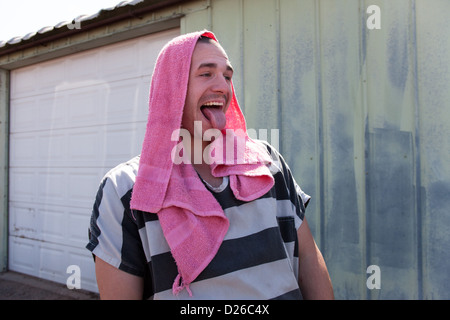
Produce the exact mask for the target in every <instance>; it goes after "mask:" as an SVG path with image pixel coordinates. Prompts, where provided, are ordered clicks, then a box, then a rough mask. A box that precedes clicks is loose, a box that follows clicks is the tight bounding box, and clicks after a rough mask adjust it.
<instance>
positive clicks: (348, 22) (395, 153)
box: [182, 0, 450, 299]
mask: <svg viewBox="0 0 450 320" xmlns="http://www.w3.org/2000/svg"><path fill="white" fill-rule="evenodd" d="M205 3H206V4H209V6H208V7H207V8H206V9H203V10H200V11H197V12H193V13H191V14H188V15H186V17H184V18H183V19H182V31H183V32H188V31H193V30H198V29H202V28H209V29H212V30H213V31H214V32H215V33H216V35H217V36H218V38H219V40H220V41H221V43H222V45H223V46H224V48H225V49H226V50H227V52H228V54H229V56H230V59H231V61H232V63H233V65H234V67H235V69H236V73H235V80H234V82H235V87H236V89H237V95H238V99H239V101H240V103H241V106H242V107H243V109H244V113H245V115H246V118H247V124H248V127H249V128H254V129H279V130H280V132H279V135H280V139H279V148H280V149H281V152H282V153H283V154H284V156H285V158H286V159H287V161H288V163H289V164H290V166H291V169H292V170H293V172H294V174H295V177H296V179H297V180H298V182H299V184H300V185H301V186H302V188H303V189H304V190H305V191H306V192H308V193H309V194H310V195H312V196H313V201H311V204H310V205H309V207H308V210H307V218H308V221H309V223H310V225H311V228H312V231H313V233H314V235H315V238H316V242H317V243H318V244H319V246H320V248H321V250H322V252H323V253H324V256H325V259H326V262H327V265H328V268H329V271H330V275H331V278H332V281H333V285H334V289H335V295H336V297H337V298H339V299H348V298H350V299H391V298H393V299H422V298H424V299H449V298H450V290H449V289H448V287H449V283H450V268H449V261H450V250H449V249H448V245H449V240H450V212H449V211H450V161H449V160H450V125H449V123H450V25H449V23H448V13H449V12H450V1H448V0H396V1H389V0H385V1H380V0H371V1H363V0H211V1H205ZM370 5H377V6H378V7H379V8H380V9H381V10H380V18H381V29H373V30H371V29H369V28H368V27H367V25H366V22H367V20H368V19H369V18H374V17H375V16H373V13H374V12H370V13H367V12H366V10H367V8H368V7H369V6H370ZM268 132H269V136H268V140H269V142H270V140H271V136H270V130H269V131H268ZM273 137H274V138H276V137H275V136H273ZM272 142H275V143H277V141H272ZM370 265H378V266H379V267H380V271H381V279H380V284H381V289H372V290H371V289H368V288H367V286H366V280H367V279H368V277H369V276H370V274H368V273H367V272H366V269H367V267H368V266H370Z"/></svg>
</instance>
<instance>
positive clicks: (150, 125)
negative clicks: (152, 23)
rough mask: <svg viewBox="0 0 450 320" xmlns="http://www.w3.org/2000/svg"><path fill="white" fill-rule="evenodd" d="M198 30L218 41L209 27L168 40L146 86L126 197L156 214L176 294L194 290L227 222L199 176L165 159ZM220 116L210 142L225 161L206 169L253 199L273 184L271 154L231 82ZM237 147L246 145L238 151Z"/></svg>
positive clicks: (168, 155)
mask: <svg viewBox="0 0 450 320" xmlns="http://www.w3.org/2000/svg"><path fill="white" fill-rule="evenodd" d="M202 35H203V36H206V37H209V38H212V39H213V40H215V41H217V39H216V37H215V36H214V34H213V33H211V32H209V31H201V32H195V33H190V34H186V35H182V36H179V37H176V38H175V39H173V40H172V41H170V42H169V43H168V44H166V46H165V47H164V48H163V49H162V50H161V52H160V54H159V56H158V59H157V61H156V65H155V69H154V72H153V76H152V81H151V86H150V97H149V114H148V122H147V129H146V133H145V137H144V143H143V147H142V152H141V157H140V162H139V170H138V174H137V177H136V182H135V185H134V187H133V193H132V198H131V209H133V210H140V211H144V212H148V213H156V214H157V215H158V219H159V221H160V224H161V228H162V230H163V233H164V237H165V238H166V241H167V243H168V245H169V247H170V250H171V253H172V256H173V258H174V259H175V262H176V265H177V268H178V273H179V274H178V276H177V277H176V279H174V284H173V288H172V289H173V293H174V294H178V292H180V291H181V290H183V288H186V289H187V291H188V293H189V294H190V295H192V293H191V291H190V289H189V284H190V283H191V282H192V281H194V280H195V278H197V276H198V275H199V274H200V273H201V272H202V271H203V270H204V269H205V268H206V266H207V265H208V264H209V263H210V262H211V260H212V259H213V258H214V256H215V255H216V253H217V251H218V250H219V247H220V245H221V244H222V241H223V239H224V237H225V234H226V233H227V231H228V227H229V221H228V218H227V217H226V216H225V214H224V211H223V209H222V207H221V206H220V204H219V203H218V202H217V201H216V199H215V198H214V196H213V195H212V194H211V192H210V191H208V190H207V189H206V187H205V185H204V184H203V183H202V182H201V180H200V178H199V176H198V174H197V172H196V171H195V169H194V167H193V166H192V165H191V164H186V163H181V164H174V163H173V161H172V157H171V152H172V149H173V148H174V147H176V145H177V143H178V142H177V141H173V140H172V139H171V136H172V132H173V131H174V130H176V129H179V128H180V126H181V119H182V113H183V108H184V103H185V98H186V94H187V87H188V80H189V71H190V64H191V57H192V53H193V51H194V48H195V45H196V43H197V41H198V39H199V38H200V36H202ZM226 120H227V124H226V129H224V130H222V133H223V134H224V137H225V138H224V139H223V140H222V142H223V143H224V144H221V143H220V142H221V140H220V139H216V140H215V141H213V142H212V145H211V146H216V147H217V148H216V152H223V161H218V163H213V164H211V169H212V174H213V175H214V176H216V177H223V176H229V177H230V187H231V189H232V190H233V193H234V195H235V196H236V198H238V199H240V200H243V201H251V200H254V199H256V198H258V197H260V196H262V195H264V194H265V193H266V192H268V191H269V190H270V189H271V188H272V186H273V184H274V181H273V177H272V175H271V174H270V171H269V169H268V167H267V165H268V164H269V163H270V162H271V159H270V156H269V154H268V153H267V151H266V150H264V147H261V145H259V144H258V143H256V142H255V141H253V140H252V139H250V138H249V137H248V135H247V133H246V125H245V119H244V116H243V114H242V112H241V109H240V107H239V104H238V102H237V99H236V96H235V93H234V88H233V86H232V100H231V103H230V106H229V108H228V110H227V113H226ZM230 129H231V130H230ZM234 132H240V133H239V134H234ZM227 139H229V140H228V141H231V140H234V141H239V142H240V143H241V144H239V143H236V144H235V145H234V150H233V151H232V154H231V156H230V154H228V155H226V154H225V152H224V150H225V147H224V146H225V141H226V140H227ZM230 139H231V140H230ZM242 143H244V144H242ZM221 146H222V147H223V148H222V149H221ZM239 146H244V147H243V149H240V150H238V147H239ZM198 199H202V201H198Z"/></svg>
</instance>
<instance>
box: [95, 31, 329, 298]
mask: <svg viewBox="0 0 450 320" xmlns="http://www.w3.org/2000/svg"><path fill="white" fill-rule="evenodd" d="M232 76H233V67H232V66H231V64H230V61H229V60H228V57H227V55H226V53H225V51H224V50H223V48H222V47H221V46H220V45H219V43H218V42H217V39H216V38H215V36H214V35H213V34H212V33H211V32H206V31H205V32H196V33H192V34H188V35H184V36H180V37H177V38H175V39H173V40H172V41H171V42H169V43H168V44H167V45H166V46H165V47H164V48H163V50H162V51H161V53H160V55H159V57H158V60H157V63H156V66H155V70H154V74H153V77H152V84H151V89H150V103H149V104H150V107H149V119H148V124H147V131H146V136H145V139H144V144H143V149H142V153H141V155H140V157H136V158H134V159H132V160H130V161H129V162H127V163H124V164H122V165H119V166H118V167H116V168H114V169H113V170H111V171H110V172H109V173H108V174H107V175H106V176H105V178H104V179H103V181H102V183H101V186H100V188H99V192H98V194H97V199H96V202H95V204H94V210H93V213H92V219H91V228H90V241H89V244H88V245H87V248H88V249H89V250H91V251H92V253H93V255H94V256H95V267H96V276H97V283H98V287H99V292H100V297H101V298H102V299H142V298H153V299H173V298H181V299H299V298H302V297H303V298H305V299H332V298H333V291H332V285H331V281H330V278H329V275H328V271H327V268H326V266H325V262H324V260H323V257H322V255H321V253H320V251H319V250H318V248H317V246H316V244H315V242H314V239H313V237H312V235H311V232H310V229H309V227H308V223H307V221H306V218H304V210H305V206H306V204H307V202H308V201H309V196H307V195H306V194H305V193H304V192H303V191H302V190H301V189H300V187H299V186H298V185H297V184H296V183H295V181H294V179H293V177H292V174H291V172H290V170H289V168H288V166H287V165H286V163H285V162H284V160H283V158H282V157H281V155H279V153H278V152H277V151H276V150H274V149H273V148H272V147H271V146H270V145H268V144H267V143H263V142H260V141H253V140H252V139H250V138H249V137H248V136H247V134H246V127H245V119H244V117H243V115H242V113H241V110H240V108H239V105H238V103H237V99H236V97H235V94H234V88H233V84H232ZM211 140H213V142H211ZM230 145H231V147H230ZM177 157H180V158H179V159H178V160H176V158H177ZM180 159H181V161H179V160H180Z"/></svg>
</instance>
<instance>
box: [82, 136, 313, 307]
mask: <svg viewBox="0 0 450 320" xmlns="http://www.w3.org/2000/svg"><path fill="white" fill-rule="evenodd" d="M265 145H266V146H267V148H268V150H269V152H270V154H271V156H272V158H273V160H274V162H273V164H272V165H271V167H270V170H271V172H272V174H273V177H274V179H275V184H274V186H273V188H272V189H271V190H270V191H269V192H268V193H266V194H265V195H264V196H262V197H260V198H258V199H256V200H254V201H251V202H243V201H240V200H237V199H236V198H235V197H234V195H233V192H232V191H231V188H230V186H229V184H227V183H226V181H227V180H225V183H224V184H223V185H222V188H220V190H215V191H211V192H212V194H213V195H214V196H215V198H216V199H217V201H218V202H219V204H220V205H221V206H222V208H223V210H224V213H225V215H226V216H227V217H228V219H229V221H230V227H229V230H228V232H227V234H226V236H225V239H224V241H223V243H222V245H221V247H220V249H219V251H218V252H217V255H216V256H215V257H214V259H213V260H212V261H211V263H210V264H209V265H208V266H207V267H206V269H205V270H203V272H202V273H201V274H200V275H199V276H198V277H197V278H196V279H195V281H194V282H192V283H191V284H190V289H191V291H192V293H193V296H192V297H189V295H188V293H187V292H186V290H183V291H182V292H181V293H180V294H179V295H178V296H174V295H173V294H172V284H173V281H174V279H175V277H176V276H177V274H178V271H177V267H176V265H175V261H174V259H173V257H172V255H171V253H170V249H169V246H168V244H167V242H166V240H165V238H164V235H163V232H162V229H161V226H160V224H159V221H158V216H157V215H156V214H152V213H146V212H140V211H131V210H130V199H131V193H132V190H133V185H134V182H135V178H136V174H137V171H138V166H139V156H137V157H135V158H133V159H131V160H130V161H128V162H126V163H123V164H121V165H119V166H117V167H116V168H114V169H112V170H111V171H109V172H108V173H107V174H106V175H105V177H104V179H103V180H102V182H101V184H100V188H99V190H98V193H97V197H96V201H95V204H94V208H93V212H92V217H91V226H90V230H89V231H90V232H89V234H90V239H89V243H88V245H87V246H86V247H87V249H89V250H90V251H91V252H92V253H93V255H94V256H98V257H99V258H101V259H102V260H104V261H105V262H107V263H109V264H111V265H112V266H114V267H116V268H119V269H120V270H123V271H125V272H128V273H131V274H133V275H137V276H141V277H143V278H144V282H145V285H144V287H145V288H144V291H145V292H144V298H154V299H298V298H301V293H300V290H299V287H298V246H297V245H298V242H297V230H298V228H299V227H300V225H301V223H302V220H303V217H304V211H305V205H306V204H307V203H308V201H309V199H310V197H309V196H308V195H307V194H305V193H304V192H303V191H302V190H301V189H300V187H299V186H298V185H297V183H296V182H295V180H294V178H293V176H292V174H291V171H290V169H289V167H288V166H287V164H286V163H285V161H284V159H283V158H282V157H281V155H280V154H279V153H278V152H277V151H275V150H274V149H273V148H272V147H271V146H270V145H268V144H266V143H265ZM207 187H208V186H207Z"/></svg>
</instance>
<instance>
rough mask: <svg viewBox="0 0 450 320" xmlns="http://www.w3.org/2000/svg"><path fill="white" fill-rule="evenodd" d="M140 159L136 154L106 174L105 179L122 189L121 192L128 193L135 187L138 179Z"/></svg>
mask: <svg viewBox="0 0 450 320" xmlns="http://www.w3.org/2000/svg"><path fill="white" fill-rule="evenodd" d="M139 159H140V156H136V157H134V158H132V159H130V160H128V161H126V162H122V163H121V164H119V165H117V166H115V167H114V168H112V169H111V170H109V171H108V172H107V173H106V174H105V176H104V177H103V181H105V180H108V181H109V182H110V183H112V184H113V185H114V187H115V188H116V189H118V190H122V191H121V192H119V193H126V192H127V191H128V190H130V189H132V188H133V186H134V182H135V181H136V175H137V172H138V168H139Z"/></svg>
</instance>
